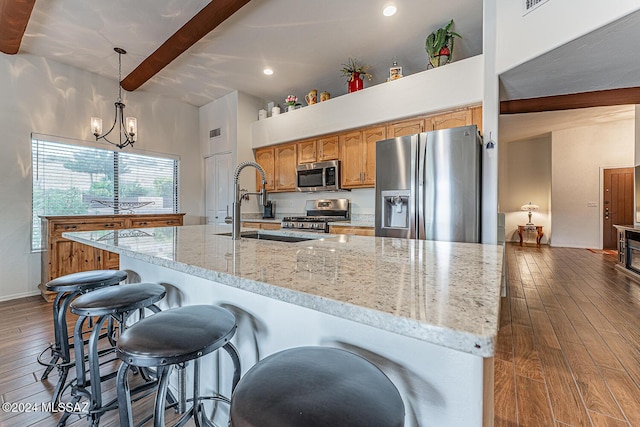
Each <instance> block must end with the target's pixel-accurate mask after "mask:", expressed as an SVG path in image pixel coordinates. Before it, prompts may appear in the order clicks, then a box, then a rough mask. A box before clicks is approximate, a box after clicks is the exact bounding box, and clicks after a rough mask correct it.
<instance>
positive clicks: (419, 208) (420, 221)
mask: <svg viewBox="0 0 640 427" xmlns="http://www.w3.org/2000/svg"><path fill="white" fill-rule="evenodd" d="M417 146H418V176H417V180H416V181H417V182H418V189H417V190H418V194H417V196H418V197H416V201H417V203H416V207H415V211H416V217H417V218H416V219H417V224H416V229H417V230H416V239H420V240H424V239H425V238H426V232H425V229H424V225H425V218H424V214H425V212H424V211H425V209H424V203H425V195H424V192H425V188H424V186H425V177H426V167H427V138H426V134H424V133H422V134H420V135H418V144H417Z"/></svg>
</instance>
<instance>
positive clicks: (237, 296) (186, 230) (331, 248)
mask: <svg viewBox="0 0 640 427" xmlns="http://www.w3.org/2000/svg"><path fill="white" fill-rule="evenodd" d="M133 231H134V230H111V231H91V232H78V233H65V234H64V237H66V238H68V239H70V240H74V241H77V242H81V243H84V244H87V245H91V246H95V247H97V248H101V249H105V250H108V251H112V252H116V253H118V254H119V255H120V263H121V264H120V267H121V268H122V269H125V270H127V271H129V273H130V277H133V278H134V280H136V279H139V280H142V281H155V282H160V283H163V284H165V285H167V286H168V288H169V290H168V294H167V297H166V298H165V300H164V307H174V306H181V305H190V304H218V305H221V306H223V307H225V308H228V309H229V310H231V311H233V312H234V313H235V314H236V317H237V319H238V331H237V333H236V336H235V337H234V339H233V342H234V344H235V345H236V346H237V347H238V349H239V351H240V353H241V361H242V366H243V372H246V371H247V370H248V369H249V368H250V367H251V366H252V365H253V364H254V363H255V362H256V361H257V360H260V359H262V358H264V357H266V356H268V355H269V354H272V353H274V352H277V351H279V350H282V349H284V348H290V347H295V346H301V345H328V346H334V347H340V348H344V349H346V350H350V351H353V352H355V353H358V354H360V355H362V356H364V357H365V358H367V359H369V360H370V361H372V362H373V363H375V364H376V365H378V366H379V367H380V368H381V369H382V370H383V371H384V372H385V373H386V374H387V375H388V376H389V378H390V379H391V380H392V381H393V382H394V383H395V384H396V386H397V387H398V389H399V391H400V393H401V395H402V397H403V400H404V403H405V409H406V414H407V422H406V425H407V426H430V425H434V426H481V425H484V426H490V425H493V410H492V408H493V354H494V344H495V340H496V336H497V330H498V313H499V299H500V278H501V272H502V262H503V260H502V253H503V251H502V247H501V246H495V245H480V244H468V243H450V242H434V241H418V240H404V239H392V238H380V237H361V236H345V235H328V234H310V233H297V232H284V231H279V232H268V231H261V232H262V233H265V234H276V235H289V236H302V237H304V236H308V237H310V240H306V241H301V242H298V243H288V242H287V243H285V242H279V241H269V240H255V239H248V238H243V239H241V240H239V241H235V242H234V241H233V240H231V237H229V236H224V235H220V233H224V232H227V231H229V230H228V228H227V227H225V226H216V225H203V226H185V227H168V228H150V229H139V230H135V232H133ZM225 362H226V361H224V360H223V361H222V362H221V363H222V364H223V367H224V363H225ZM222 372H224V369H222ZM223 384H225V383H224V381H223ZM223 389H224V387H223Z"/></svg>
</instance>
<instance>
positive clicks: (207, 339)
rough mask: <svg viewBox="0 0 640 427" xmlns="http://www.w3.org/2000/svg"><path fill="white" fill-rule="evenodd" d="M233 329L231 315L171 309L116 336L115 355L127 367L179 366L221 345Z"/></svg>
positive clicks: (204, 309) (205, 307)
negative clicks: (176, 364) (127, 365)
mask: <svg viewBox="0 0 640 427" xmlns="http://www.w3.org/2000/svg"><path fill="white" fill-rule="evenodd" d="M235 330H236V319H235V316H234V315H233V314H232V313H231V312H230V311H228V310H225V309H223V308H220V307H216V306H213V305H191V306H184V307H177V308H172V309H169V310H165V311H162V312H160V313H157V314H154V315H153V316H150V317H147V318H145V319H142V320H140V321H139V322H137V323H136V324H134V325H133V326H131V327H130V328H128V329H127V330H126V331H124V333H123V334H122V335H121V336H120V339H119V340H118V345H117V347H116V354H117V355H118V357H119V358H120V359H121V360H124V361H125V362H127V363H128V364H130V365H135V366H141V367H153V366H163V365H171V364H175V363H181V362H183V361H187V360H192V359H195V358H198V357H201V356H204V355H206V354H208V353H211V352H212V351H214V350H216V349H218V348H220V347H222V346H224V345H225V344H226V343H227V342H228V341H229V339H231V337H232V336H233V334H234V333H235Z"/></svg>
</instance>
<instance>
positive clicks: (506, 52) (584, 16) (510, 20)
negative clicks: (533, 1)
mask: <svg viewBox="0 0 640 427" xmlns="http://www.w3.org/2000/svg"><path fill="white" fill-rule="evenodd" d="M487 2H496V3H497V15H496V16H497V23H498V27H497V30H498V32H497V45H496V52H497V61H496V69H497V71H498V74H500V73H503V72H504V71H506V70H509V69H511V68H513V67H515V66H516V65H520V64H522V63H524V62H526V61H528V60H529V59H532V58H535V57H537V56H540V55H542V54H543V53H545V52H548V51H550V50H553V49H555V48H556V47H558V46H561V45H563V44H565V43H567V42H569V41H571V40H573V39H575V38H577V37H580V36H582V35H584V34H587V33H589V32H591V31H593V30H595V29H596V28H599V27H602V26H603V25H606V24H608V23H610V22H612V21H615V20H616V19H618V18H621V17H623V16H625V15H628V14H629V13H631V12H633V11H635V10H638V9H640V3H639V2H638V1H637V0H608V1H595V0H587V1H585V0H549V1H548V2H547V3H545V4H543V5H542V6H540V7H538V8H537V9H535V10H533V11H532V12H530V13H528V14H527V15H525V16H524V17H523V16H522V0H485V3H487ZM485 19H486V18H485ZM485 22H486V21H485ZM485 24H486V23H485Z"/></svg>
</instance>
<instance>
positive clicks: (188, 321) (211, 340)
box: [116, 305, 240, 427]
mask: <svg viewBox="0 0 640 427" xmlns="http://www.w3.org/2000/svg"><path fill="white" fill-rule="evenodd" d="M236 327H237V326H236V319H235V317H234V315H233V314H232V313H231V312H229V311H228V310H225V309H223V308H220V307H216V306H213V305H192V306H185V307H178V308H173V309H170V310H165V311H162V312H160V313H157V314H155V315H153V316H150V317H147V318H145V319H142V320H141V321H139V322H138V323H136V324H135V325H133V326H131V327H130V328H128V329H126V330H125V331H124V332H123V333H122V335H121V336H120V339H119V340H118V343H117V346H116V354H117V355H118V357H119V358H120V360H122V364H121V365H120V368H119V369H118V379H117V392H118V410H119V412H120V425H121V426H131V425H133V416H132V411H131V392H130V390H129V385H128V382H127V371H128V370H129V368H130V367H132V366H135V367H140V368H156V369H157V377H158V383H159V384H158V392H157V395H156V401H155V410H154V424H153V425H154V426H155V427H159V426H164V411H165V409H166V408H165V403H164V401H165V399H166V394H167V386H168V385H169V376H170V374H171V371H172V369H173V367H174V366H175V365H182V364H184V363H186V362H189V361H192V360H193V376H194V382H193V399H192V404H191V406H190V408H189V409H188V410H187V411H186V412H185V414H184V415H183V416H182V417H181V418H180V420H179V421H178V422H177V423H176V424H175V425H176V426H181V425H183V424H184V423H186V421H187V420H188V419H189V418H190V417H191V416H193V417H194V419H195V422H196V425H212V424H211V422H210V421H209V420H208V419H207V417H206V414H205V411H204V408H203V406H202V401H203V400H219V401H222V402H226V403H229V399H228V398H226V397H225V396H222V395H221V394H219V393H216V394H215V395H214V396H200V358H201V357H203V356H205V355H207V354H209V353H211V352H213V351H215V350H218V349H220V348H221V347H222V348H223V349H225V351H226V352H227V353H228V354H229V356H230V357H231V360H232V361H233V366H234V374H233V382H232V386H231V387H232V390H233V389H235V386H236V384H237V383H238V380H239V379H240V358H239V357H238V353H237V351H236V349H235V347H234V346H233V345H232V344H231V342H229V340H230V339H231V337H233V335H234V334H235V331H236ZM169 406H172V405H169Z"/></svg>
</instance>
